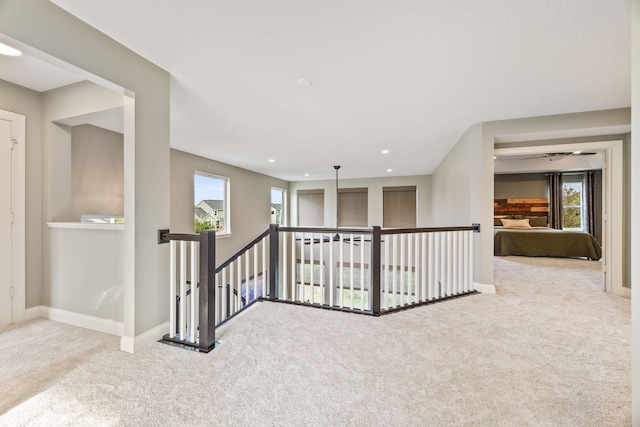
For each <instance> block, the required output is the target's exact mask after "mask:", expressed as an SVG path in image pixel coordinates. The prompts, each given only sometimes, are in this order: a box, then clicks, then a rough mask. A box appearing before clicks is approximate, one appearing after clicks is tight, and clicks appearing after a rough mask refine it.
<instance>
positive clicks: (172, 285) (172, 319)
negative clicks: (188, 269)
mask: <svg viewBox="0 0 640 427" xmlns="http://www.w3.org/2000/svg"><path fill="white" fill-rule="evenodd" d="M176 245H177V242H176V241H175V240H171V241H170V243H169V337H170V338H175V336H176V264H177V263H178V260H177V258H176Z"/></svg>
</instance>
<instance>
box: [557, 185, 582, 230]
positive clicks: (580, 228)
mask: <svg viewBox="0 0 640 427" xmlns="http://www.w3.org/2000/svg"><path fill="white" fill-rule="evenodd" d="M572 184H579V185H580V205H579V206H567V205H565V204H564V203H562V216H563V217H564V212H565V209H568V208H580V227H579V228H575V227H574V228H570V227H565V226H564V224H563V226H562V229H563V230H574V231H584V214H585V212H584V211H585V209H584V184H583V182H582V181H567V182H563V183H562V193H563V194H564V187H565V186H570V185H572Z"/></svg>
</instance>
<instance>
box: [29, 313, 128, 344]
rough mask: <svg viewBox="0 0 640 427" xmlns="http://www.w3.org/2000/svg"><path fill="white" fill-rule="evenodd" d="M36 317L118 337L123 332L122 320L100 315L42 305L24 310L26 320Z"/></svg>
mask: <svg viewBox="0 0 640 427" xmlns="http://www.w3.org/2000/svg"><path fill="white" fill-rule="evenodd" d="M38 317H42V318H44V319H49V320H55V321H56V322H61V323H66V324H69V325H73V326H78V327H81V328H85V329H91V330H93V331H98V332H104V333H105V334H111V335H117V336H119V337H121V336H122V335H123V333H124V324H123V323H122V322H116V321H114V320H109V319H103V318H102V317H95V316H89V315H86V314H80V313H75V312H73V311H67V310H62V309H59V308H53V307H47V306H44V305H38V306H36V307H31V308H28V309H27V310H26V319H27V320H31V319H36V318H38Z"/></svg>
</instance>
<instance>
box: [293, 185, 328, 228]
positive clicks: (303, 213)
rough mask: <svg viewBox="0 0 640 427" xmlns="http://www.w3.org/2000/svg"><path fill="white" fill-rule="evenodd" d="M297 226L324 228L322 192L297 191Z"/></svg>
mask: <svg viewBox="0 0 640 427" xmlns="http://www.w3.org/2000/svg"><path fill="white" fill-rule="evenodd" d="M298 225H299V226H301V227H305V226H315V227H324V190H299V191H298Z"/></svg>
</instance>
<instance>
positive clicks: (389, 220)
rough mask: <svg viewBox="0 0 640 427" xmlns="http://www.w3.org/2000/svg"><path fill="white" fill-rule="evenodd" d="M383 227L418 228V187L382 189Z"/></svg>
mask: <svg viewBox="0 0 640 427" xmlns="http://www.w3.org/2000/svg"><path fill="white" fill-rule="evenodd" d="M382 227H384V228H415V227H416V187H415V186H409V187H384V188H383V189H382Z"/></svg>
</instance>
